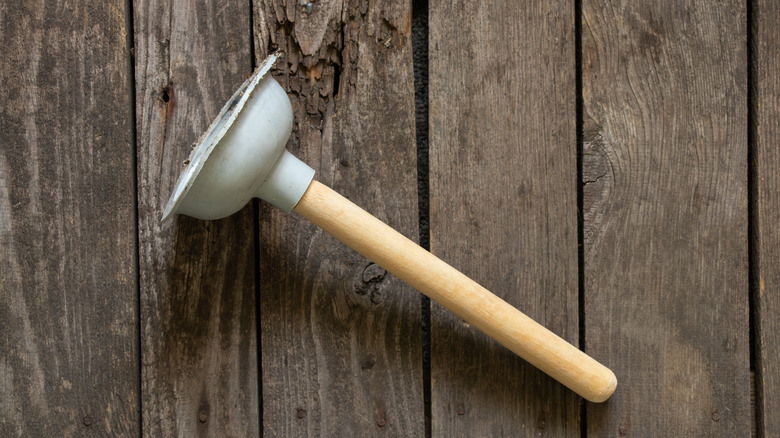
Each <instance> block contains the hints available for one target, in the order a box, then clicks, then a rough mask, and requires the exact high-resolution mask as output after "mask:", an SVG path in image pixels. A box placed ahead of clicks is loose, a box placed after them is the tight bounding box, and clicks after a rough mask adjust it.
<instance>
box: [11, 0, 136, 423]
mask: <svg viewBox="0 0 780 438" xmlns="http://www.w3.org/2000/svg"><path fill="white" fill-rule="evenodd" d="M127 32H128V29H127V20H126V19H125V9H124V2H122V1H108V2H104V1H84V2H81V3H79V4H75V5H74V4H71V3H70V2H62V1H51V2H49V1H34V2H33V1H31V2H3V3H2V4H0V59H2V63H1V64H0V82H1V83H2V86H0V436H4V437H10V436H82V435H84V434H86V433H88V432H90V433H94V434H97V435H102V436H121V435H125V436H128V435H129V436H133V435H137V434H138V432H139V430H140V423H139V420H140V418H139V397H140V394H139V375H138V335H137V331H136V329H137V325H136V321H137V319H136V318H137V317H138V315H137V301H136V296H137V283H136V268H135V254H136V243H135V242H136V237H135V213H134V199H133V185H134V183H133V178H134V176H133V144H132V142H133V127H132V124H133V107H132V97H131V96H132V95H131V93H130V87H131V86H132V85H131V84H132V79H131V70H130V65H131V64H130V52H129V47H128V45H127V43H128V39H127Z"/></svg>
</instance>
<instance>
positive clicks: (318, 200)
mask: <svg viewBox="0 0 780 438" xmlns="http://www.w3.org/2000/svg"><path fill="white" fill-rule="evenodd" d="M295 211H296V212H298V213H299V214H301V215H302V216H304V217H305V218H307V219H308V220H310V221H311V222H312V223H314V224H315V225H317V226H319V227H320V228H322V229H323V230H325V231H326V232H328V233H329V234H331V235H332V236H334V237H335V238H337V239H339V240H341V241H342V242H344V243H345V244H346V245H347V246H349V247H350V248H352V249H354V250H355V251H357V252H359V253H360V254H363V255H364V256H366V257H367V258H369V259H370V260H372V261H373V262H374V263H376V264H377V265H379V266H381V267H382V268H384V269H386V270H387V271H389V272H391V273H393V274H394V275H395V276H397V277H399V278H400V279H402V280H403V281H405V282H407V283H409V284H410V285H411V286H413V287H414V288H415V289H417V290H419V291H420V292H422V293H424V294H425V295H427V296H429V297H430V298H431V299H433V300H435V301H437V302H438V303H440V304H442V305H443V306H444V307H446V308H448V309H449V310H451V311H452V312H453V313H455V314H456V315H458V316H459V317H461V318H463V320H465V321H466V322H468V323H469V324H471V325H473V326H474V327H477V328H479V329H480V330H482V331H483V332H485V333H486V334H487V335H488V336H490V337H492V338H493V339H495V340H496V341H498V342H500V343H501V344H502V345H504V346H505V347H507V348H509V349H510V350H512V351H513V352H515V353H516V354H517V355H519V356H520V357H522V358H523V359H525V360H527V361H528V362H530V363H531V364H533V365H534V366H536V367H537V368H539V369H541V370H542V371H544V372H545V373H547V374H548V375H550V376H551V377H553V378H554V379H556V380H558V381H559V382H561V383H563V384H564V385H566V386H567V387H569V388H570V389H571V390H572V391H574V392H576V393H577V394H579V395H581V396H582V397H584V398H585V399H587V400H590V401H592V402H603V401H604V400H606V399H607V398H609V396H610V395H612V393H613V392H614V391H615V386H616V385H617V378H616V377H615V374H614V373H612V371H610V370H609V368H607V367H605V366H604V365H602V364H600V363H598V362H596V361H595V360H594V359H593V358H591V357H590V356H588V355H586V354H585V353H583V352H582V351H580V350H579V349H577V348H576V347H574V346H573V345H571V344H569V343H568V342H566V341H565V340H564V339H562V338H560V337H559V336H557V335H556V334H555V333H553V332H551V331H549V330H547V329H546V328H544V327H543V326H542V325H540V324H539V323H537V322H536V321H534V320H532V319H531V318H529V317H528V316H526V315H525V314H524V313H522V312H520V311H519V310H517V309H515V308H514V307H512V306H511V305H509V304H508V303H507V302H506V301H504V300H502V299H501V298H499V297H497V296H495V295H494V294H492V293H491V292H490V291H488V290H487V289H485V288H484V287H482V286H480V285H479V284H477V283H476V282H474V281H473V280H471V279H470V278H468V277H467V276H465V275H464V274H462V273H461V272H459V271H458V270H456V269H455V268H453V267H452V266H450V265H448V264H447V263H445V262H443V261H442V260H441V259H439V258H438V257H436V256H434V255H433V254H431V253H430V252H428V251H426V250H424V249H423V248H421V247H419V246H418V245H417V244H415V243H414V242H412V241H411V240H409V239H407V238H406V237H404V236H403V235H402V234H400V233H399V232H397V231H395V230H394V229H392V228H390V227H389V226H388V225H386V224H384V223H383V222H382V221H380V220H379V219H377V218H375V217H374V216H371V215H370V214H368V213H367V212H365V211H364V210H363V209H361V208H360V207H358V206H357V205H355V204H353V203H352V202H350V201H349V200H347V199H346V198H344V197H343V196H341V195H339V194H338V193H336V192H334V191H333V190H331V189H330V188H328V187H327V186H325V185H323V184H321V183H319V182H317V181H312V183H311V185H310V186H309V188H308V189H307V191H306V193H305V194H304V195H303V198H301V200H300V201H299V202H298V205H297V206H296V207H295Z"/></svg>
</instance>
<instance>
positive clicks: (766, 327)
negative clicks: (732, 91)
mask: <svg viewBox="0 0 780 438" xmlns="http://www.w3.org/2000/svg"><path fill="white" fill-rule="evenodd" d="M752 12H753V43H754V46H753V47H754V49H755V52H754V53H753V59H754V64H753V65H754V70H753V79H754V83H753V84H754V85H753V86H754V88H753V93H754V94H753V105H754V107H753V108H754V111H755V119H754V120H755V125H754V126H753V127H752V128H753V129H754V134H755V137H754V139H753V140H754V147H755V149H754V151H755V153H754V159H755V160H756V162H755V166H756V168H755V169H756V175H755V180H754V183H755V185H754V186H753V190H756V192H755V193H754V197H755V198H756V201H757V205H754V206H753V214H754V215H757V217H758V221H757V225H758V227H757V229H756V230H755V231H756V232H757V233H756V235H754V236H751V237H752V238H754V239H756V249H757V251H758V254H757V255H758V257H757V259H755V262H756V263H757V266H755V269H754V273H755V274H756V275H757V277H758V278H754V280H755V282H756V283H757V284H755V287H757V288H758V295H757V296H756V297H755V300H754V303H755V305H756V306H757V309H756V310H757V311H756V313H755V315H756V316H757V321H756V323H757V324H758V325H757V330H756V336H757V341H758V342H757V348H756V368H757V370H756V371H757V379H756V384H757V385H756V389H757V397H758V429H759V431H761V435H760V436H765V437H772V436H780V415H778V412H780V268H778V267H779V266H780V250H779V249H780V229H778V227H779V226H780V225H779V224H780V147H778V145H779V144H780V74H778V71H777V70H778V66H779V65H780V27H778V25H777V24H778V23H780V4H778V3H777V2H774V1H765V0H761V1H755V2H753V11H752ZM754 224H755V222H754Z"/></svg>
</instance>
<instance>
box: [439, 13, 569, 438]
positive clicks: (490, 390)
mask: <svg viewBox="0 0 780 438" xmlns="http://www.w3.org/2000/svg"><path fill="white" fill-rule="evenodd" d="M429 14H430V15H429V16H430V38H429V50H430V51H429V53H430V72H429V80H430V89H429V93H430V94H429V95H430V100H429V104H430V222H431V250H432V252H433V253H434V254H436V255H437V256H439V257H441V258H442V259H443V260H445V261H447V262H449V263H451V264H452V265H453V266H454V267H456V268H458V269H460V270H462V271H463V272H464V273H465V274H466V275H469V276H470V277H472V278H473V279H474V280H475V281H477V282H478V283H481V284H482V285H484V286H485V287H486V288H488V289H489V290H491V291H493V292H494V293H496V294H497V295H499V296H501V297H502V298H504V299H505V300H506V301H508V302H509V303H510V304H512V305H514V306H516V307H518V308H519V309H520V310H522V311H523V312H525V313H526V314H527V315H529V316H530V317H532V318H534V319H535V320H537V321H539V322H540V323H541V324H543V325H545V326H546V327H548V328H550V329H551V330H552V331H553V332H555V333H557V334H558V335H560V336H562V337H563V338H564V339H566V340H568V341H569V342H572V343H574V344H575V345H576V343H577V341H578V333H579V331H578V304H577V303H578V301H577V189H576V183H577V169H576V156H577V155H576V151H577V149H576V145H577V144H576V105H575V94H576V86H575V77H576V76H575V74H576V70H575V66H576V64H575V35H574V25H575V23H574V8H573V4H572V3H571V2H563V1H560V2H531V3H527V4H525V3H524V4H522V5H520V4H516V3H514V2H492V3H490V4H489V5H483V4H479V3H469V4H461V3H454V4H451V3H448V2H442V1H432V2H431V4H430V10H429ZM431 380H432V390H431V391H432V417H433V418H432V432H433V436H437V437H438V436H507V435H513V436H515V435H519V436H532V435H534V436H535V435H539V434H543V435H547V434H549V435H551V436H579V432H580V427H579V407H578V397H577V396H576V394H574V393H572V392H571V391H569V390H568V389H566V388H565V387H563V386H562V385H560V384H559V383H557V382H555V381H554V380H552V379H551V378H549V377H547V376H546V375H544V374H543V373H542V372H540V371H539V370H537V369H535V368H534V367H532V366H531V365H529V364H528V363H526V362H524V361H523V360H521V359H520V358H518V357H516V356H515V355H514V354H513V353H511V352H510V351H509V350H507V349H505V348H503V347H501V346H499V345H498V344H497V343H495V342H494V341H492V340H490V339H489V338H487V336H485V335H484V334H482V333H479V332H477V331H476V330H475V329H473V328H471V327H469V326H468V325H467V324H465V323H464V322H463V321H462V320H460V319H458V318H457V317H455V316H454V315H452V314H451V313H449V312H448V311H447V310H445V309H444V308H442V307H440V306H438V305H434V307H433V312H432V324H431Z"/></svg>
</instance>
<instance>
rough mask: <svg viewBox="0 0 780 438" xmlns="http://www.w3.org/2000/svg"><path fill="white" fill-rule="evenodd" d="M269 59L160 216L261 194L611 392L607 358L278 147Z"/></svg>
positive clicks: (583, 382)
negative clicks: (584, 349)
mask: <svg viewBox="0 0 780 438" xmlns="http://www.w3.org/2000/svg"><path fill="white" fill-rule="evenodd" d="M276 59H277V55H271V56H270V57H268V58H267V59H266V60H265V61H264V62H263V64H262V65H261V66H260V68H258V69H257V71H255V73H254V74H253V75H252V76H251V77H250V78H249V79H247V80H246V82H244V84H243V85H241V87H240V88H239V89H238V91H236V93H235V94H234V95H233V97H231V98H230V100H229V101H228V103H227V104H226V105H225V106H224V108H222V111H220V113H219V115H218V116H217V118H216V120H215V121H214V122H213V123H212V124H211V126H210V127H209V129H208V130H207V131H206V133H205V134H204V135H203V137H201V139H200V141H199V143H198V145H197V147H196V148H195V149H194V150H193V152H192V155H191V156H190V163H189V165H188V167H187V169H186V170H185V171H184V174H182V176H181V177H180V179H179V182H178V183H177V185H176V188H175V189H174V192H173V194H172V195H171V198H170V200H169V201H168V205H167V206H166V207H165V212H164V213H163V219H165V218H168V217H170V216H171V215H173V214H184V215H188V216H193V217H196V218H200V219H219V218H223V217H225V216H229V215H231V214H233V213H235V212H237V211H238V210H240V209H241V208H242V207H243V206H244V205H245V204H246V203H247V202H249V200H250V199H252V198H254V197H258V198H261V199H263V200H265V201H268V202H270V203H271V204H273V205H275V206H277V207H279V208H280V209H281V210H283V211H284V212H285V213H289V212H290V211H292V210H295V211H296V212H297V213H299V214H300V215H302V216H304V217H305V218H307V219H308V220H310V221H311V222H312V223H314V224H315V225H317V226H319V227H320V228H322V229H323V230H325V231H326V232H328V233H329V234H331V235H332V236H334V237H336V238H337V239H339V240H341V241H342V242H344V243H345V244H346V245H347V246H349V247H350V248H352V249H354V250H356V251H357V252H359V253H360V254H362V255H364V256H366V257H367V258H368V259H370V260H372V261H373V262H374V263H376V264H377V265H379V266H381V267H382V268H384V269H386V270H387V271H389V272H391V273H393V274H394V275H396V276H397V277H399V278H400V279H402V280H403V281H405V282H407V283H409V284H410V285H411V286H413V287H414V288H415V289H417V290H419V291H420V292H422V293H424V294H425V295H427V296H429V297H430V298H431V299H433V300H435V301H437V302H438V303H440V304H442V305H443V306H444V307H446V308H448V309H449V310H450V311H452V312H453V313H455V314H456V315H458V316H459V317H461V318H463V320H465V321H466V322H467V323H469V324H471V325H473V326H475V327H477V328H479V329H480V330H482V331H483V332H485V333H486V334H487V335H489V336H490V337H492V338H493V339H495V340H496V341H498V342H500V343H501V344H502V345H504V346H505V347H507V348H509V349H510V350H512V351H513V352H514V353H516V354H517V355H519V356H520V357H522V358H523V359H525V360H527V361H528V362H530V363H531V364H533V365H534V366H536V367H538V368H539V369H541V370H542V371H544V372H545V373H547V374H548V375H550V376H551V377H553V378H554V379H556V380H558V381H559V382H561V383H563V384H564V385H566V386H567V387H569V388H570V389H571V390H573V391H574V392H576V393H577V394H579V395H581V396H582V397H584V398H586V399H587V400H590V401H592V402H603V401H605V400H606V399H608V398H609V396H610V395H612V393H613V392H614V391H615V387H616V385H617V378H616V377H615V374H614V373H612V371H611V370H609V369H608V368H607V367H605V366H604V365H602V364H600V363H599V362H597V361H596V360H594V359H593V358H591V357H590V356H588V355H586V354H585V353H583V352H582V351H580V350H579V349H577V348H576V347H574V346H573V345H571V344H569V343H568V342H566V341H565V340H564V339H562V338H560V337H559V336H557V335H556V334H554V333H553V332H551V331H549V330H547V329H546V328H544V327H543V326H542V325H540V324H539V323H537V322H536V321H534V320H532V319H531V318H529V317H528V316H526V315H525V314H524V313H522V312H520V311H519V310H517V309H515V308H514V307H512V306H511V305H509V304H508V303H507V302H506V301H504V300H502V299H501V298H499V297H497V296H496V295H494V294H493V293H491V292H490V291H488V290H487V289H485V288H484V287H482V286H480V285H479V284H477V283H476V282H474V281H473V280H471V279H470V278H468V277H467V276H465V275H464V274H462V273H460V272H459V271H458V270H456V269H455V268H453V267H452V266H450V265H448V264H447V263H445V262H443V261H442V260H440V259H439V258H438V257H436V256H434V255H433V254H431V253H429V252H428V251H426V250H424V249H423V248H421V247H420V246H418V245H417V244H415V243H414V242H412V241H411V240H409V239H407V238H406V237H404V236H403V235H401V234H400V233H398V232H397V231H395V230H394V229H392V228H390V227H389V226H388V225H386V224H384V223H383V222H381V221H380V220H378V219H377V218H375V217H373V216H372V215H370V214H369V213H367V212H365V211H364V210H363V209H361V208H360V207H358V206H356V205H355V204H353V203H352V202H350V201H348V200H347V199H346V198H344V197H342V196H341V195H339V194H338V193H336V192H334V191H333V190H331V189H330V188H328V187H327V186H325V185H323V184H321V183H319V182H317V181H314V170H313V169H312V168H311V167H309V166H308V165H306V164H305V163H304V162H302V161H300V160H299V159H298V158H296V157H295V156H293V155H292V154H291V153H289V152H288V151H286V150H285V149H284V146H285V144H286V143H287V139H288V138H289V136H290V133H291V131H292V123H293V112H292V107H291V106H290V101H289V99H288V97H287V94H286V93H285V91H284V89H282V87H281V86H280V85H279V84H278V83H277V82H276V81H275V80H274V79H273V78H271V77H270V75H269V74H268V72H269V70H270V69H271V67H272V66H273V64H274V62H275V61H276Z"/></svg>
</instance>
